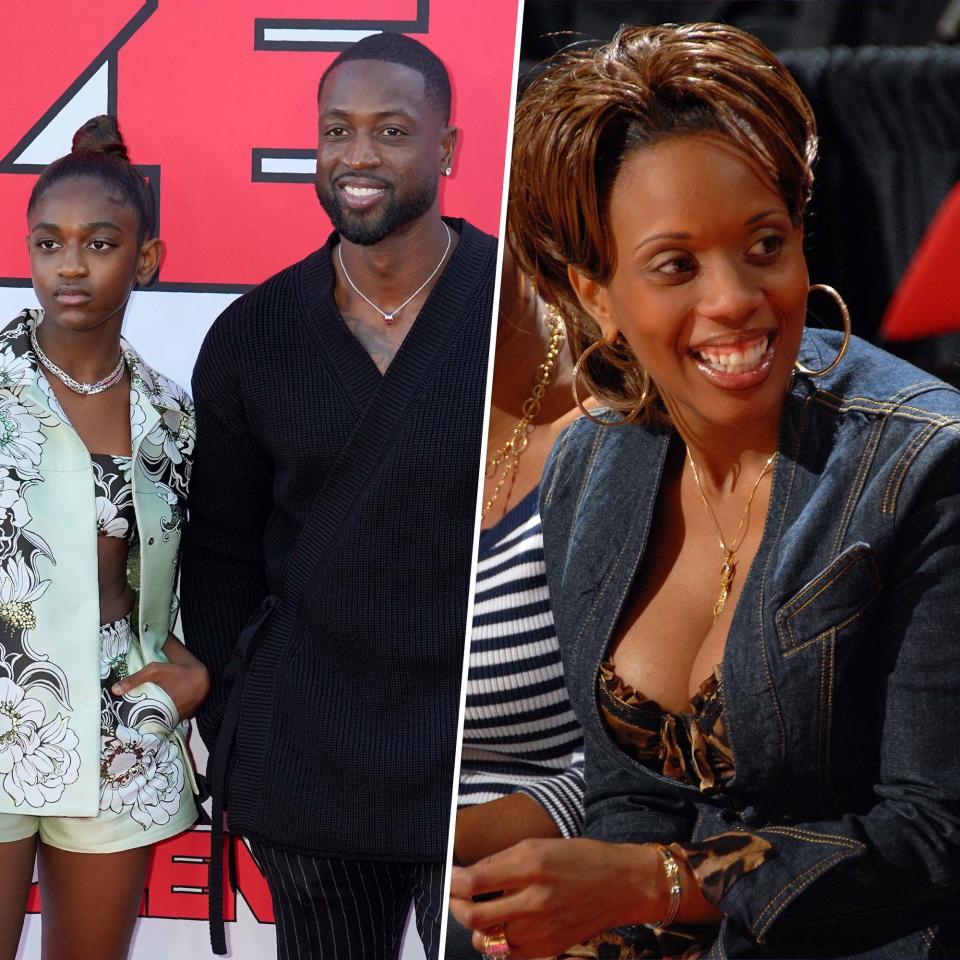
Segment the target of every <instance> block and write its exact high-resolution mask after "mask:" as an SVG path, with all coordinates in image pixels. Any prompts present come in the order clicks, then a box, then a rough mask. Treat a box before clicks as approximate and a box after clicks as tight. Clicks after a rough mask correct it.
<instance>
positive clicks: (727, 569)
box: [687, 447, 777, 623]
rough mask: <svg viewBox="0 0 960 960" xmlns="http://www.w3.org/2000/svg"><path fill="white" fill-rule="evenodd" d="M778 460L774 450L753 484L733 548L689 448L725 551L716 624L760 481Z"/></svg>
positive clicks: (696, 478)
mask: <svg viewBox="0 0 960 960" xmlns="http://www.w3.org/2000/svg"><path fill="white" fill-rule="evenodd" d="M776 458H777V451H776V450H774V451H773V453H771V454H770V456H769V457H768V458H767V462H766V463H765V464H764V465H763V469H762V470H761V471H760V473H759V475H758V476H757V479H756V481H755V482H754V484H753V489H752V490H751V491H750V496H749V497H748V498H747V505H746V507H744V510H743V515H742V516H741V517H740V522H739V523H738V524H737V530H736V533H734V535H733V546H730V545H729V544H728V543H727V541H726V539H725V538H724V536H723V531H722V530H721V529H720V522H719V521H718V520H717V515H716V513H715V512H714V509H713V506H712V505H711V503H710V501H709V500H708V499H707V495H706V494H705V493H704V492H703V485H702V484H701V483H700V474H699V473H698V472H697V465H696V464H695V463H694V462H693V454H691V453H690V448H689V447H687V462H688V463H689V464H690V470H691V472H692V473H693V479H694V481H695V482H696V484H697V491H698V492H699V494H700V499H701V500H702V501H703V505H704V506H705V507H706V508H707V513H708V514H709V515H710V519H711V520H712V521H713V525H714V527H715V528H716V531H717V538H718V539H719V540H720V549H721V550H723V564H722V565H721V567H720V592H719V593H718V594H717V601H716V603H714V605H713V620H714V623H716V621H717V618H718V617H719V616H720V614H721V613H723V608H724V606H725V605H726V603H727V597H729V596H730V587H731V585H732V584H733V575H734V572H735V571H736V567H737V551H738V550H739V549H740V547H741V546H742V545H743V539H744V537H746V535H747V530H748V529H749V527H744V524H745V523H746V521H747V517H748V516H749V515H750V505H751V504H752V503H753V498H754V496H756V493H757V489H758V488H759V486H760V481H761V480H762V479H763V478H764V477H765V476H766V475H767V472H768V471H769V469H770V467H771V466H773V461H774V460H775V459H776Z"/></svg>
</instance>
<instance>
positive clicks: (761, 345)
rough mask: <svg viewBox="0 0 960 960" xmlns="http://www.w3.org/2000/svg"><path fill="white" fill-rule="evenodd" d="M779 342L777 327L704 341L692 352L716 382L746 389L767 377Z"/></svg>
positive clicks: (728, 386)
mask: <svg viewBox="0 0 960 960" xmlns="http://www.w3.org/2000/svg"><path fill="white" fill-rule="evenodd" d="M776 343H777V337H776V331H773V330H768V331H765V332H763V333H761V334H759V335H757V336H753V337H749V338H741V339H738V340H736V341H731V342H727V343H713V344H704V345H702V346H699V347H695V348H692V349H691V350H690V351H689V352H690V356H691V357H692V358H693V361H694V363H695V364H696V366H697V370H698V371H699V372H700V373H701V374H702V375H703V376H704V377H705V378H706V379H707V380H709V381H710V382H711V383H712V384H713V385H714V386H717V387H720V388H722V389H724V390H746V389H749V388H750V387H755V386H757V384H759V383H762V382H763V381H764V380H766V378H767V376H768V375H769V373H770V367H771V366H772V364H773V357H774V354H775V353H776Z"/></svg>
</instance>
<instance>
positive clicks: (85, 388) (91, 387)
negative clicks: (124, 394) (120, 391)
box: [30, 330, 124, 397]
mask: <svg viewBox="0 0 960 960" xmlns="http://www.w3.org/2000/svg"><path fill="white" fill-rule="evenodd" d="M30 345H31V346H32V347H33V352H34V353H35V354H36V355H37V359H38V360H39V361H40V363H41V364H42V365H43V366H44V367H45V368H46V369H47V370H49V371H50V373H52V374H53V375H54V376H55V377H56V378H57V379H58V380H59V381H60V382H61V383H62V384H63V385H64V386H65V387H69V389H71V390H72V391H73V392H74V393H79V394H80V396H82V397H92V396H93V395H94V394H97V393H103V391H104V390H109V389H110V388H111V387H112V386H114V385H116V384H117V383H119V382H120V378H121V377H122V376H123V370H124V362H123V351H122V350H121V351H120V359H119V360H118V361H117V365H116V366H115V367H114V368H113V369H112V370H111V371H110V372H109V373H108V374H107V375H106V376H105V377H104V378H103V379H102V380H98V381H97V382H96V383H82V382H81V381H80V380H74V378H73V377H71V376H70V374H69V373H67V371H66V370H64V369H63V368H61V367H58V366H57V365H56V364H55V363H54V362H53V361H52V360H51V359H50V358H49V357H48V356H47V355H46V354H45V353H44V352H43V350H42V349H41V348H40V344H39V343H38V342H37V332H36V330H31V331H30Z"/></svg>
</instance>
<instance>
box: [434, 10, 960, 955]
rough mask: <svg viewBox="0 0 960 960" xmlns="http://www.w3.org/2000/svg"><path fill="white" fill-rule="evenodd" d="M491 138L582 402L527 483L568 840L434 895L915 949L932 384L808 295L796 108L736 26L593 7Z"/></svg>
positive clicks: (529, 848) (767, 940)
mask: <svg viewBox="0 0 960 960" xmlns="http://www.w3.org/2000/svg"><path fill="white" fill-rule="evenodd" d="M514 143H515V149H514V158H513V182H512V186H511V191H512V192H511V204H512V207H511V224H512V237H513V242H514V245H515V248H516V253H517V259H518V261H519V263H520V265H521V267H522V268H523V269H525V270H527V271H528V272H529V273H530V274H531V275H532V276H534V277H535V279H536V281H537V283H538V285H539V289H540V290H541V292H542V294H543V295H544V296H545V297H546V298H547V299H548V300H550V301H552V302H553V303H555V304H556V305H557V306H558V307H559V309H560V310H561V311H562V313H563V315H564V317H565V320H566V325H567V329H568V335H569V339H570V343H571V347H572V351H573V355H574V357H578V358H579V362H578V366H577V373H578V374H579V381H580V383H579V386H580V387H581V391H582V394H585V393H586V392H590V393H592V394H594V396H596V397H597V398H599V399H600V400H602V401H603V402H604V403H605V404H606V405H607V407H608V409H607V410H606V411H605V412H603V413H598V412H597V411H592V412H590V413H588V415H587V417H585V418H584V419H582V420H580V421H578V422H576V423H575V424H574V425H573V426H571V427H570V428H569V429H568V430H567V431H566V433H565V434H564V435H563V436H562V437H561V438H560V440H559V441H558V443H557V445H556V447H555V448H554V451H553V453H552V455H551V459H550V461H549V463H548V465H547V470H546V473H545V476H544V480H543V483H542V485H541V509H542V514H543V530H544V548H545V554H546V562H547V574H548V579H549V585H550V594H551V597H552V598H553V603H554V613H555V619H556V626H557V633H558V636H559V639H560V643H561V647H562V651H563V658H564V668H565V676H566V681H567V685H568V688H569V690H570V695H571V699H572V701H573V705H574V709H575V710H576V712H577V714H578V716H579V719H580V721H581V723H582V724H583V727H584V729H585V736H586V823H585V828H584V836H585V839H580V840H539V841H533V840H531V841H525V842H524V843H522V844H519V845H517V846H515V847H513V848H511V849H509V850H506V851H504V852H502V853H500V854H497V855H495V856H494V857H491V858H489V859H488V860H486V861H483V862H481V863H479V864H477V865H475V866H473V867H470V868H467V869H459V870H455V873H454V877H453V881H452V893H453V900H452V909H453V912H454V913H455V915H457V916H458V918H459V919H460V920H461V922H463V923H464V924H465V925H467V926H469V927H471V928H473V929H474V930H475V931H477V932H476V933H475V935H474V942H475V943H476V944H477V946H478V947H481V948H484V949H485V950H486V952H487V953H489V954H493V955H497V956H500V957H503V956H504V955H505V954H507V953H510V952H512V954H513V956H514V957H515V958H521V960H522V958H527V957H538V956H547V955H551V954H556V953H558V952H562V951H564V950H567V949H570V948H571V945H572V944H576V943H580V942H583V943H584V944H585V945H584V946H581V947H577V948H576V950H575V951H574V952H576V953H579V954H581V955H590V954H592V955H600V956H604V957H611V956H616V955H617V954H618V953H619V954H621V955H625V954H631V955H634V956H684V957H699V956H707V955H709V956H711V957H713V956H718V957H720V956H737V957H812V956H818V957H821V956H822V957H849V956H857V957H863V958H866V957H870V958H880V957H891V958H892V957H898V958H904V957H927V956H941V955H945V953H947V952H949V951H950V950H951V948H953V949H956V948H957V946H958V937H957V934H958V921H957V920H956V913H957V911H956V902H957V897H958V894H960V747H958V744H960V735H958V731H960V645H958V643H957V629H958V624H960V495H958V490H960V395H958V393H957V392H956V391H955V390H953V389H951V388H949V387H947V386H946V385H944V384H943V383H941V382H939V381H937V380H935V379H932V378H930V377H929V376H927V375H925V374H924V373H922V372H921V371H919V370H916V369H914V368H912V367H910V366H908V365H906V364H904V363H902V362H900V361H898V360H895V359H894V358H892V357H890V356H888V355H886V354H884V353H883V352H881V351H879V350H877V349H875V348H873V347H871V346H869V345H868V344H866V343H863V342H861V341H858V340H857V339H856V338H852V337H849V319H848V317H847V316H846V309H845V307H844V306H843V303H842V300H840V298H839V295H837V294H836V292H835V291H833V290H831V289H830V288H822V287H819V288H810V287H809V280H808V277H807V269H806V263H805V260H804V254H803V247H802V244H803V211H804V207H805V205H806V202H807V200H808V197H809V194H810V190H811V186H812V174H811V164H812V162H813V160H814V156H815V152H816V136H815V129H814V121H813V117H812V115H811V112H810V108H809V105H808V103H807V102H806V100H805V98H804V97H803V95H802V94H801V92H800V90H799V89H798V88H797V86H796V84H795V83H794V82H793V80H792V79H791V78H790V76H789V74H788V73H787V72H786V70H785V69H784V68H783V67H782V65H780V64H779V62H778V61H777V60H776V59H775V58H774V57H773V56H772V55H771V54H770V53H769V51H767V50H766V48H764V47H763V46H762V45H761V44H760V43H759V42H758V41H756V40H755V39H753V38H752V37H750V36H749V35H747V34H744V33H742V32H740V31H738V30H735V29H733V28H730V27H725V26H720V25H716V24H697V25H688V26H681V27H674V26H665V27H653V28H624V29H623V30H622V31H621V32H620V33H619V34H618V36H617V37H615V38H614V39H613V41H611V42H610V43H609V44H607V45H606V46H603V47H600V48H599V49H598V50H597V51H595V52H591V53H574V54H571V55H563V56H560V57H559V58H557V59H556V60H555V61H554V62H553V63H552V64H551V65H550V66H549V67H548V68H547V70H546V72H545V74H544V75H543V76H542V77H541V78H540V79H538V80H537V81H536V82H535V83H534V84H533V85H532V87H531V88H530V89H529V91H528V92H527V94H526V95H525V97H524V99H523V100H522V102H521V104H520V106H519V107H518V111H517V126H516V136H515V140H514ZM559 156H562V157H563V162H562V163H558V162H557V157H559ZM808 298H809V299H810V304H809V307H808ZM829 298H833V300H834V302H835V303H836V307H837V309H838V311H839V314H840V318H841V319H842V320H843V323H844V327H845V335H844V336H843V337H841V336H839V335H836V334H829V333H825V332H818V331H813V330H805V329H804V327H805V316H806V314H807V311H808V309H811V310H812V309H813V308H814V307H816V308H817V309H818V310H819V309H820V308H821V307H826V306H827V305H829V304H830V303H831V300H830V299H829ZM598 420H601V421H605V422H606V423H607V424H608V425H604V423H598V422H597V421H598ZM614 424H617V426H614ZM586 838H591V839H586ZM491 891H503V895H502V896H501V897H499V898H498V899H494V900H488V901H485V902H471V899H470V898H472V897H473V896H475V895H477V894H482V893H487V892H491ZM611 928H621V929H620V930H619V931H617V932H616V933H603V931H610V930H611Z"/></svg>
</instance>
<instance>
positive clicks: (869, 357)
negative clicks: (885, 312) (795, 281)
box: [800, 330, 960, 423]
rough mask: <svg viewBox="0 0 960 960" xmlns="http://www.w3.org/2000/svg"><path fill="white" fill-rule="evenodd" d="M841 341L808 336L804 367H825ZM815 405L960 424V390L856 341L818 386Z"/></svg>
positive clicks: (828, 335) (826, 334) (814, 333)
mask: <svg viewBox="0 0 960 960" xmlns="http://www.w3.org/2000/svg"><path fill="white" fill-rule="evenodd" d="M839 344H840V335H839V334H837V333H834V332H832V331H824V330H808V331H807V332H806V333H805V335H804V340H803V347H802V349H801V357H800V359H801V361H802V362H803V363H805V364H807V365H808V366H812V367H818V366H822V365H823V362H825V360H829V358H830V357H832V356H834V355H835V353H836V350H837V348H838V347H839ZM812 383H813V384H814V385H815V390H816V393H815V399H816V400H817V401H818V402H819V403H820V404H822V405H824V406H827V407H832V408H834V409H835V410H838V411H842V412H857V413H863V414H867V415H868V416H869V415H871V414H873V415H875V416H879V417H889V416H894V417H901V418H907V419H913V420H918V421H928V422H937V423H945V422H947V421H949V422H955V421H960V390H957V388H956V387H953V386H951V385H950V384H948V383H945V382H944V381H943V380H940V379H939V378H937V377H935V376H934V375H933V374H931V373H927V372H926V371H925V370H921V369H920V368H919V367H915V366H913V364H910V363H908V362H907V361H906V360H902V359H900V358H899V357H896V356H894V355H893V354H892V353H889V352H887V351H886V350H883V349H881V348H880V347H877V346H874V345H873V344H870V343H867V342H866V341H865V340H861V339H860V338H859V337H856V336H851V337H850V344H849V348H848V350H847V353H846V355H845V356H844V357H843V359H842V360H841V362H840V363H839V364H838V365H837V367H836V369H835V370H834V371H832V372H831V373H829V374H828V375H827V376H825V377H823V378H821V379H818V380H814V381H812Z"/></svg>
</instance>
